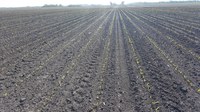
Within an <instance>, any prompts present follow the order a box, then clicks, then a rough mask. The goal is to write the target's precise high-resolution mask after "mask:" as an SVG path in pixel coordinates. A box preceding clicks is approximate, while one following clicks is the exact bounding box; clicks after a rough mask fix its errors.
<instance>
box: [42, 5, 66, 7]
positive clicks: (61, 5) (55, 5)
mask: <svg viewBox="0 0 200 112" xmlns="http://www.w3.org/2000/svg"><path fill="white" fill-rule="evenodd" d="M43 7H63V6H62V5H61V4H45V5H44V6H43Z"/></svg>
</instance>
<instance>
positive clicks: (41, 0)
mask: <svg viewBox="0 0 200 112" xmlns="http://www.w3.org/2000/svg"><path fill="white" fill-rule="evenodd" d="M110 1H111V2H113V3H117V4H120V3H121V1H125V4H126V3H133V2H158V1H166V0H0V7H26V6H43V5H44V4H62V5H70V4H102V5H109V3H110Z"/></svg>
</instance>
